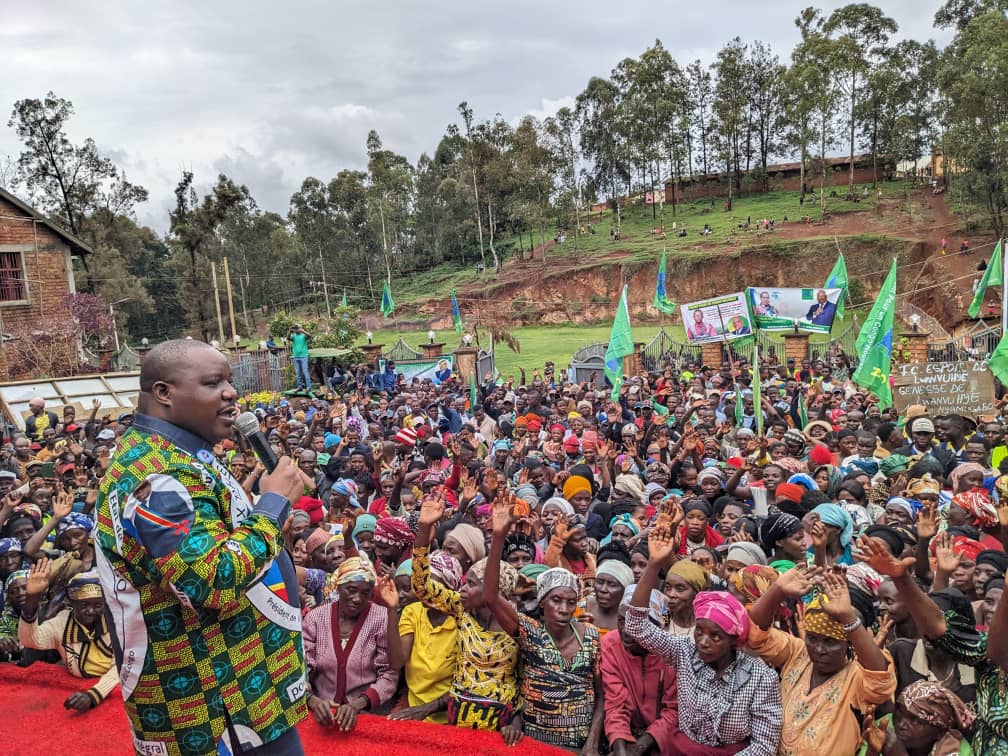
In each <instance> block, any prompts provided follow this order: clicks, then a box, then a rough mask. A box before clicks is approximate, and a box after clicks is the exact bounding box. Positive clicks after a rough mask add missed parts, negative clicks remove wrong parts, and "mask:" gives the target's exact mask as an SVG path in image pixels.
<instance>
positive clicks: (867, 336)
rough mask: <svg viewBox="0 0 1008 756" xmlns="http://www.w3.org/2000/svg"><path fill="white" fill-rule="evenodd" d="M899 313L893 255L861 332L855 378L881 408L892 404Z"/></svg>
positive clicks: (858, 338)
mask: <svg viewBox="0 0 1008 756" xmlns="http://www.w3.org/2000/svg"><path fill="white" fill-rule="evenodd" d="M895 314H896V258H893V261H892V267H891V268H890V269H889V275H887V276H886V279H885V281H884V282H883V284H882V290H881V291H880V292H879V295H878V299H876V300H875V304H874V305H872V308H871V312H869V313H868V317H867V319H866V320H865V322H864V325H863V326H862V327H861V333H859V334H858V337H857V342H856V344H855V346H856V347H857V353H858V367H857V370H855V371H854V375H853V376H852V377H851V380H852V381H853V382H854V383H856V384H857V385H858V386H862V387H863V388H866V389H868V390H869V391H871V392H872V393H873V394H875V396H877V397H878V398H879V409H885V408H887V407H891V406H892V389H891V388H890V386H889V371H890V362H891V360H892V349H893V318H894V317H895Z"/></svg>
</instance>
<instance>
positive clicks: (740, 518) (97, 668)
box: [0, 361, 1008, 756]
mask: <svg viewBox="0 0 1008 756" xmlns="http://www.w3.org/2000/svg"><path fill="white" fill-rule="evenodd" d="M756 370H758V371H759V372H760V375H761V381H760V383H761V388H762V390H761V392H760V397H761V399H760V405H759V406H754V403H753V392H752V391H751V390H750V388H749V387H750V385H751V384H752V379H753V371H756ZM564 377H565V376H557V375H554V374H553V373H549V374H547V375H546V377H540V376H539V374H538V373H536V374H535V375H534V376H533V378H532V380H530V381H527V382H526V381H524V380H522V381H521V382H510V381H503V380H499V379H498V380H496V381H495V380H493V378H492V377H489V378H488V379H487V380H486V382H485V383H483V384H482V385H479V386H478V387H477V392H476V402H475V404H473V402H472V401H471V398H470V386H469V381H468V376H467V377H466V378H465V379H464V380H463V379H462V378H461V377H459V376H453V377H451V378H449V379H448V380H446V381H443V382H441V383H440V385H434V383H433V382H431V381H421V380H412V381H406V380H405V379H403V378H402V376H398V377H395V378H393V379H390V380H388V381H384V380H383V381H382V382H381V383H379V382H377V381H375V382H374V383H371V382H369V383H367V384H361V386H362V387H360V388H358V384H357V382H356V381H348V382H346V383H344V384H341V385H340V386H339V388H341V389H346V390H345V391H344V393H342V394H340V393H335V392H333V391H331V390H323V391H322V392H320V393H319V394H317V395H310V394H307V393H305V394H303V395H300V394H293V395H290V396H286V397H283V396H277V397H275V399H274V400H273V401H270V402H260V403H256V404H252V405H251V406H247V407H246V409H247V410H249V411H252V412H254V413H255V414H256V415H257V416H258V418H259V420H260V423H261V428H262V430H263V432H264V433H265V434H266V436H267V438H268V440H269V442H270V443H271V444H272V446H273V448H274V451H275V452H276V454H277V455H279V456H281V457H285V456H286V457H290V458H291V459H292V460H293V461H294V462H295V463H296V466H297V468H298V471H299V475H300V478H301V483H300V489H301V496H300V497H299V498H297V497H296V498H295V499H294V500H293V501H292V504H293V509H292V511H291V513H290V516H289V517H286V518H285V521H284V522H283V523H282V528H281V529H280V531H279V538H280V539H281V541H282V547H283V549H284V550H286V551H287V552H288V554H289V556H290V558H291V559H292V560H293V563H294V565H295V566H296V572H297V591H298V593H299V600H298V601H297V602H296V605H297V606H299V607H300V612H301V614H302V620H301V626H302V630H301V644H302V647H303V652H304V658H305V664H306V666H307V670H308V675H307V690H306V696H307V707H308V710H309V711H310V713H311V715H313V716H314V717H315V719H316V720H317V721H318V722H319V723H321V724H323V725H325V726H329V727H334V728H338V729H340V730H343V731H351V730H353V729H354V727H355V723H356V721H357V718H358V715H359V714H360V713H362V712H367V713H370V714H378V715H384V716H388V717H389V718H390V719H393V720H401V719H417V720H420V719H424V720H428V721H430V722H436V723H440V724H441V725H444V726H455V727H463V728H475V729H482V730H491V731H499V732H500V735H501V738H502V740H503V742H504V743H506V744H508V745H514V744H519V743H520V741H521V740H522V738H533V739H535V740H537V741H540V742H542V743H546V744H551V745H555V746H558V747H560V748H563V749H567V750H570V751H579V752H582V753H586V754H592V753H614V754H621V755H623V754H627V755H629V754H650V753H660V754H705V755H711V756H713V755H715V754H734V753H743V754H747V755H752V756H762V755H766V756H770V755H771V754H788V755H789V756H804V755H806V754H807V755H811V754H844V755H846V754H851V755H853V754H886V755H887V756H904V754H905V755H908V756H924V755H925V754H933V755H935V756H946V755H947V754H969V753H976V754H981V755H983V756H988V755H990V754H1006V753H1008V676H1006V674H1008V672H1006V671H1008V605H1005V604H1003V603H1002V602H1001V600H1000V599H1001V597H1002V594H1003V591H1004V588H1005V571H1006V568H1008V553H1006V550H1005V545H1006V543H1008V541H1006V538H1008V530H1006V528H1008V475H1006V474H1005V472H1008V462H1006V460H1008V448H1006V444H1005V437H1004V427H1003V423H1002V419H1001V417H1000V415H999V414H993V415H991V416H989V417H976V418H968V417H963V416H959V415H949V416H941V417H934V416H929V414H928V413H927V410H926V408H925V407H923V406H911V407H909V408H907V409H906V411H905V412H903V413H902V414H897V413H896V412H895V411H894V410H893V409H892V408H886V409H882V408H880V407H879V406H878V403H877V401H876V400H875V398H874V397H872V396H871V395H867V394H865V392H863V391H862V390H860V389H859V388H858V387H857V386H855V385H853V384H852V383H851V382H850V381H849V379H847V378H846V375H845V374H843V373H842V372H837V373H834V371H833V370H832V366H831V365H828V364H824V363H822V362H811V363H810V362H805V363H803V364H797V365H796V364H794V363H793V362H788V363H786V364H779V365H778V364H761V365H758V366H753V365H749V364H747V363H745V362H744V361H740V362H733V363H728V362H725V363H724V364H721V365H714V366H710V365H697V364H693V363H684V364H682V365H677V366H671V365H669V366H667V367H665V368H664V369H663V370H661V371H658V372H653V373H646V372H645V373H642V374H640V375H635V376H628V377H627V379H626V380H625V381H624V383H623V385H622V387H621V388H620V389H619V391H618V395H617V396H616V398H612V396H611V394H610V389H609V388H607V387H597V386H594V385H590V384H587V383H582V384H577V383H573V382H570V381H567V380H563V378H564ZM239 401H240V400H239ZM737 404H740V405H741V411H738V412H737V411H736V405H737ZM996 406H997V407H998V410H997V412H999V411H1000V403H996ZM54 409H55V410H56V411H55V412H54ZM140 417H142V416H140ZM134 419H135V418H134V417H133V416H132V415H128V414H127V415H122V416H119V417H107V416H105V417H102V416H100V415H99V412H98V409H97V407H96V408H95V411H94V412H93V413H92V415H91V416H90V417H88V418H82V419H78V418H76V417H75V415H74V411H73V408H72V407H68V408H66V409H60V408H47V407H46V406H45V402H44V401H42V400H35V401H33V403H32V414H31V416H30V417H29V419H28V422H27V423H26V431H25V433H23V434H15V435H14V436H13V437H12V438H10V439H9V442H7V443H5V445H4V448H3V450H2V451H0V497H2V502H3V503H2V508H0V523H2V528H3V530H2V535H3V538H2V539H0V586H2V587H0V600H2V605H3V613H2V617H0V658H2V659H4V660H6V661H7V662H9V663H12V664H20V665H30V664H33V663H46V662H51V663H58V664H62V665H64V666H65V667H66V670H67V672H68V673H69V674H71V675H74V676H76V677H80V678H82V679H84V680H86V681H87V683H86V684H87V685H89V686H90V687H87V688H86V689H85V690H83V691H82V692H80V693H75V694H74V695H73V696H71V697H70V698H68V700H67V702H66V705H67V706H68V707H71V708H74V709H77V710H78V711H82V712H84V711H87V710H88V709H91V708H93V707H96V706H100V705H115V704H114V703H113V704H106V703H103V702H104V700H105V698H106V697H108V696H109V694H110V693H111V691H112V690H113V689H114V688H115V686H116V684H117V683H118V677H117V673H116V669H115V665H114V663H113V651H112V642H111V638H110V633H109V626H108V624H107V623H108V620H107V615H106V613H105V612H103V592H102V584H101V581H99V580H98V578H97V577H96V575H95V571H94V567H95V562H96V554H95V545H94V542H93V540H92V537H93V532H94V530H95V528H94V520H93V517H94V514H93V513H94V509H95V503H96V501H97V500H98V490H99V487H100V486H101V482H102V479H103V477H104V476H105V475H106V473H107V471H108V470H109V465H110V459H111V458H115V455H116V453H117V450H121V449H122V448H127V447H129V445H130V444H131V443H132V442H131V440H130V436H131V425H132V423H133V422H134ZM212 458H213V459H212V461H215V463H216V464H219V465H221V466H223V467H225V468H226V469H227V470H228V471H229V472H230V474H231V475H232V476H233V477H234V479H235V480H236V481H238V483H239V484H240V486H241V488H242V490H243V491H244V493H245V495H247V497H248V498H249V499H250V500H251V501H256V500H257V499H258V498H259V495H260V490H259V485H260V482H261V481H262V480H263V479H264V478H263V475H264V473H263V467H262V465H261V464H259V463H258V462H257V460H256V458H255V456H254V454H253V452H252V449H251V448H249V446H248V444H247V442H246V441H245V440H244V439H243V438H242V437H241V436H239V435H237V434H236V435H234V437H233V438H228V439H225V440H223V441H222V442H220V443H218V444H217V445H216V446H214V447H213V454H212ZM201 459H202V457H201ZM263 496H264V497H266V496H275V494H263ZM1002 497H1006V500H1005V501H1001V498H1002ZM169 524H170V523H169ZM117 535H118V534H117ZM142 535H143V533H142V532H141V533H140V536H142ZM140 536H137V537H140ZM145 546H148V547H149V546H150V544H145ZM166 558H167V557H166ZM292 600H293V597H292ZM2 674H3V672H2V668H0V685H2ZM82 726H84V725H83V724H82ZM971 749H972V750H971Z"/></svg>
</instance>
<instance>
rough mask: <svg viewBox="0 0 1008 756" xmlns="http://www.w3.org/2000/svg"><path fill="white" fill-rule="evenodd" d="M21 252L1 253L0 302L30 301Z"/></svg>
mask: <svg viewBox="0 0 1008 756" xmlns="http://www.w3.org/2000/svg"><path fill="white" fill-rule="evenodd" d="M21 255H22V253H21V252H0V302H23V301H24V300H26V299H28V287H27V285H26V282H25V275H24V266H23V265H22V260H21Z"/></svg>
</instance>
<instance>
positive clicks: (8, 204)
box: [0, 189, 92, 378]
mask: <svg viewBox="0 0 1008 756" xmlns="http://www.w3.org/2000/svg"><path fill="white" fill-rule="evenodd" d="M91 253H92V250H91V248H90V247H89V246H88V245H87V244H85V243H84V242H83V241H81V240H80V239H78V238H77V237H76V236H74V235H73V234H71V233H69V232H68V231H66V230H64V229H62V228H60V227H59V226H58V225H57V224H55V223H53V222H52V221H51V220H50V219H49V218H47V217H45V216H44V215H42V214H41V213H39V212H38V211H36V210H35V209H34V208H32V207H31V206H30V205H28V204H27V203H25V202H24V201H22V200H21V199H19V198H18V197H16V196H14V195H13V194H11V193H10V192H7V191H5V190H3V189H0V334H6V332H7V330H8V329H9V328H10V327H12V326H22V325H30V324H32V323H37V322H39V321H40V320H41V319H42V315H43V313H44V312H45V311H46V310H49V309H52V308H54V307H56V306H57V305H58V304H59V302H60V300H61V299H63V297H65V296H66V295H67V294H73V293H76V291H77V287H76V284H75V282H74V273H73V258H74V257H75V256H78V257H79V256H83V255H88V254H91ZM2 337H3V338H7V337H6V336H5V335H4V336H2ZM12 372H13V371H12ZM6 377H7V370H6V366H5V365H3V364H0V378H6Z"/></svg>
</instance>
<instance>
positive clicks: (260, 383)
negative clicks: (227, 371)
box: [231, 347, 293, 395]
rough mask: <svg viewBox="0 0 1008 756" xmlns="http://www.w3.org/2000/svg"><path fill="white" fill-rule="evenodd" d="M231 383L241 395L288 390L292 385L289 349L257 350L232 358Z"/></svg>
mask: <svg viewBox="0 0 1008 756" xmlns="http://www.w3.org/2000/svg"><path fill="white" fill-rule="evenodd" d="M231 382H232V384H233V385H234V387H235V389H236V390H237V391H238V393H239V394H242V395H244V394H254V393H256V392H259V391H277V392H279V391H284V390H286V389H287V388H290V385H291V384H292V383H293V371H292V370H291V361H290V349H289V348H286V347H284V348H280V349H274V350H269V349H257V350H255V351H252V352H242V353H240V354H238V355H235V356H233V357H232V358H231Z"/></svg>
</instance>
